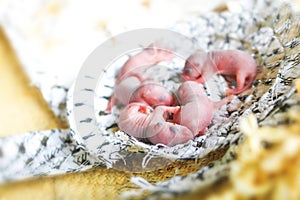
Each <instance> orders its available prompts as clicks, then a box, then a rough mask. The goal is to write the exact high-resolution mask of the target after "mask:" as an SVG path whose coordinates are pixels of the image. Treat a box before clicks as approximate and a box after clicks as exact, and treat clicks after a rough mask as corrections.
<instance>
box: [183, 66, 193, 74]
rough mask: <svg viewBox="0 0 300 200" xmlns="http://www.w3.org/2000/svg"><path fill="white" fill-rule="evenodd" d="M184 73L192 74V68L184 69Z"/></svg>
mask: <svg viewBox="0 0 300 200" xmlns="http://www.w3.org/2000/svg"><path fill="white" fill-rule="evenodd" d="M184 73H185V74H192V73H193V68H191V67H186V68H185V69H184Z"/></svg>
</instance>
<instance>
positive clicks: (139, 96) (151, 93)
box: [129, 83, 174, 106]
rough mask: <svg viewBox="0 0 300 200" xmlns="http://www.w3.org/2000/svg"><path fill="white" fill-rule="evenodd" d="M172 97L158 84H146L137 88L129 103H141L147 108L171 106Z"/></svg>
mask: <svg viewBox="0 0 300 200" xmlns="http://www.w3.org/2000/svg"><path fill="white" fill-rule="evenodd" d="M173 101H174V99H173V95H172V93H171V92H170V91H168V90H167V89H166V88H165V87H164V86H162V85H161V84H158V83H146V84H142V85H141V86H140V87H138V88H137V89H136V90H135V91H134V92H133V93H132V95H131V98H130V101H129V103H131V102H141V103H145V104H147V105H149V106H159V105H165V106H170V105H172V104H173Z"/></svg>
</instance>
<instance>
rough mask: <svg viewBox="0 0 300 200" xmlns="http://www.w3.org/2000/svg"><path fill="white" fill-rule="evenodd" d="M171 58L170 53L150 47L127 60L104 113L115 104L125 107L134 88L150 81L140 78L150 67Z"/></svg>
mask: <svg viewBox="0 0 300 200" xmlns="http://www.w3.org/2000/svg"><path fill="white" fill-rule="evenodd" d="M173 57H174V55H173V54H172V53H171V52H169V51H165V50H161V49H157V48H155V47H153V45H150V46H149V47H147V48H146V49H145V50H144V51H142V52H140V53H138V54H136V55H134V56H132V57H131V58H129V59H128V60H127V62H126V63H125V64H124V65H123V67H122V68H121V71H120V72H119V74H118V76H117V79H116V85H115V91H114V93H113V95H112V96H111V98H110V100H109V102H108V105H107V108H106V110H105V112H107V113H109V112H110V111H111V109H112V107H113V106H114V105H115V104H116V103H117V102H119V103H121V104H123V105H127V104H128V102H129V100H130V97H131V95H132V94H133V92H134V91H135V90H136V88H138V87H139V86H140V85H141V84H142V83H143V82H145V81H148V80H151V79H149V78H147V79H144V78H143V77H142V75H143V73H144V72H145V71H146V70H147V69H148V68H149V67H150V65H154V64H156V63H158V62H161V61H167V60H171V59H172V58H173ZM166 105H167V104H166Z"/></svg>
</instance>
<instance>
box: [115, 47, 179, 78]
mask: <svg viewBox="0 0 300 200" xmlns="http://www.w3.org/2000/svg"><path fill="white" fill-rule="evenodd" d="M173 58H174V55H173V54H172V52H171V51H168V50H164V49H160V48H158V47H155V46H154V45H153V44H152V45H150V46H149V47H147V48H145V49H144V50H143V51H142V52H140V53H138V54H136V55H134V56H132V57H130V58H129V59H128V60H127V61H126V62H125V64H124V65H123V67H122V68H121V70H120V72H119V74H118V76H117V82H119V81H120V80H121V79H123V77H124V76H125V75H127V74H128V73H130V72H131V71H133V70H134V69H136V68H138V67H142V66H145V65H147V66H150V65H154V64H156V63H159V62H162V61H168V60H171V59H173ZM127 76H128V75H127Z"/></svg>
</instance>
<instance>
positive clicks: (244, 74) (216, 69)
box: [182, 50, 257, 95]
mask: <svg viewBox="0 0 300 200" xmlns="http://www.w3.org/2000/svg"><path fill="white" fill-rule="evenodd" d="M214 74H222V75H234V76H235V77H236V82H237V86H236V88H234V89H228V90H226V94H227V95H232V94H239V93H241V92H243V91H245V90H247V89H248V88H249V87H250V86H251V84H252V83H253V81H254V80H255V78H256V74H257V65H256V63H255V60H254V59H253V58H252V57H251V56H250V55H249V54H247V53H245V52H243V51H239V50H219V51H212V52H204V51H196V52H195V53H194V54H192V55H191V56H190V57H189V58H188V59H187V61H186V63H185V66H184V69H183V73H182V77H183V79H184V80H186V81H187V80H190V81H196V82H198V83H204V82H205V81H206V80H208V79H209V78H211V77H212V76H213V75H214Z"/></svg>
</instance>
